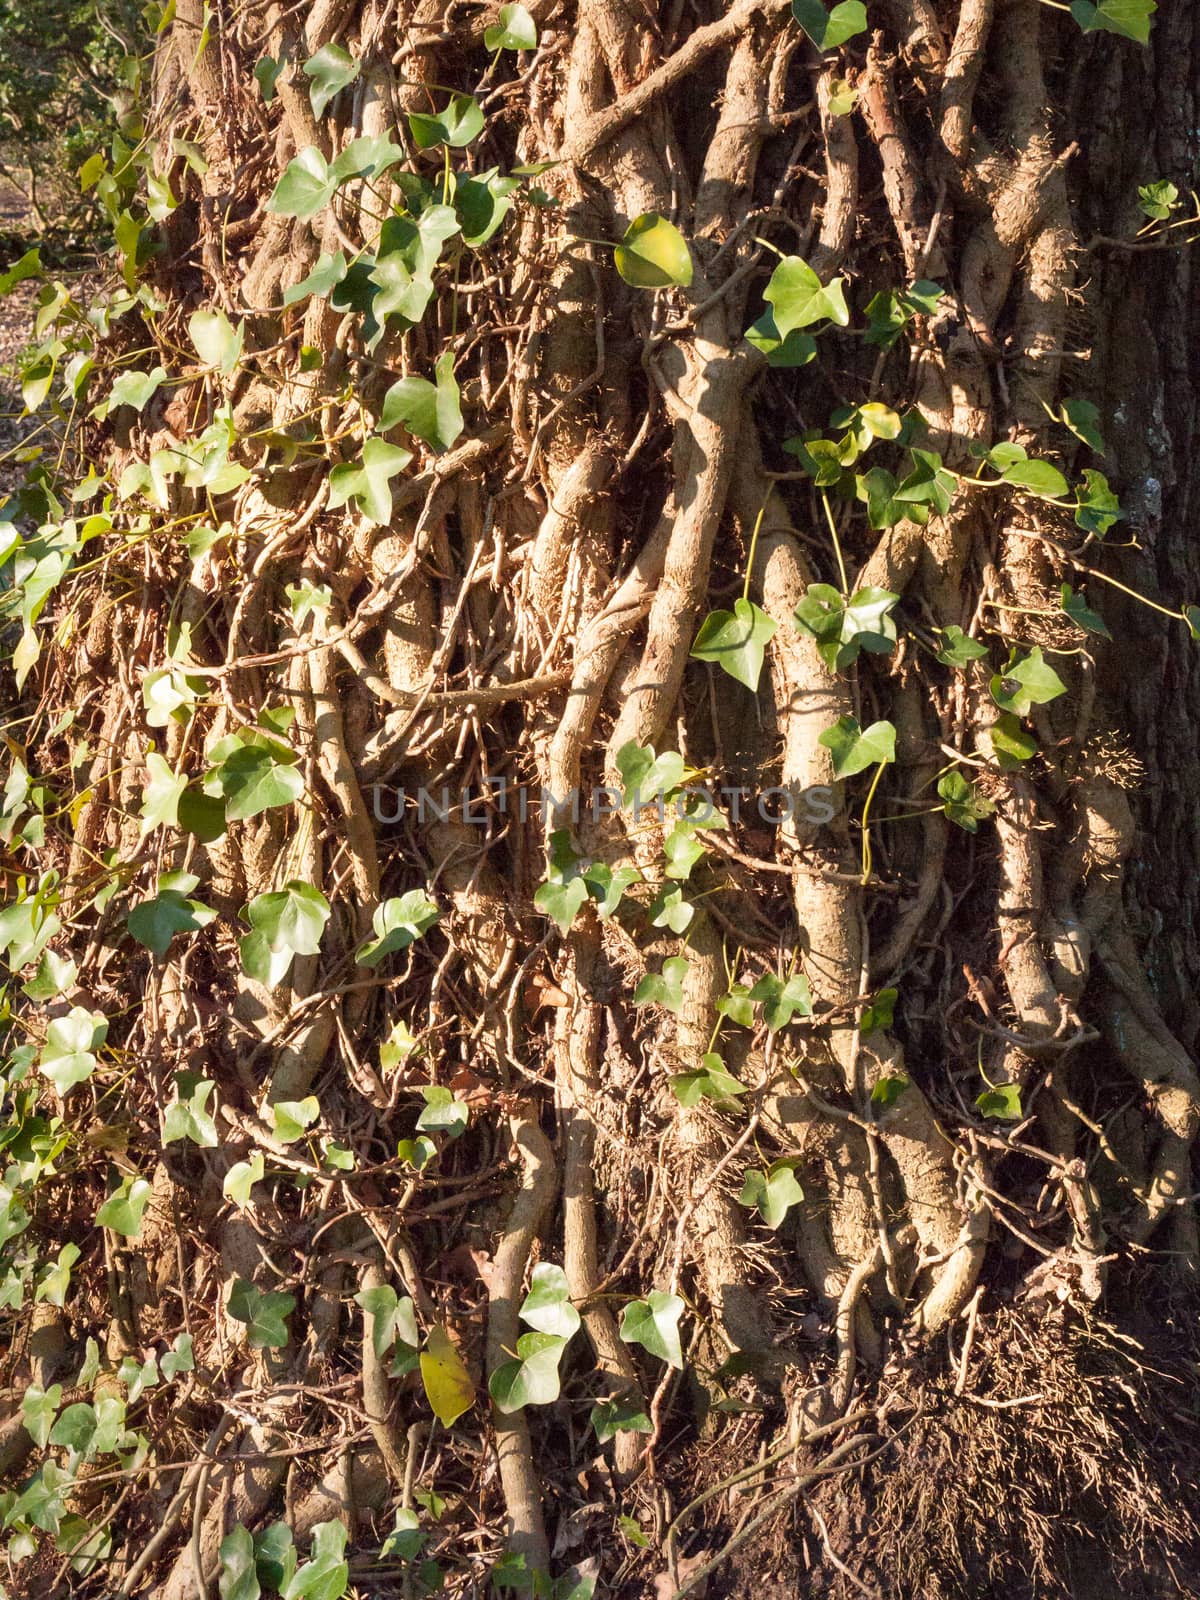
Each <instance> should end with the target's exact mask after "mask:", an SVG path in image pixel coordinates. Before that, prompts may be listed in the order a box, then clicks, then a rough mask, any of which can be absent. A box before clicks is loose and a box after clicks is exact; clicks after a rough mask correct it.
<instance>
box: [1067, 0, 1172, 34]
mask: <svg viewBox="0 0 1200 1600" xmlns="http://www.w3.org/2000/svg"><path fill="white" fill-rule="evenodd" d="M1157 10H1158V6H1157V4H1156V3H1155V0H1096V3H1095V4H1093V3H1092V0H1072V4H1071V15H1072V16H1073V17H1074V18H1075V21H1076V22H1077V23H1078V24H1079V26H1080V27H1081V28H1082V29H1083V31H1084V33H1094V32H1095V31H1096V30H1097V29H1098V28H1103V29H1104V30H1106V31H1107V32H1108V33H1116V34H1120V36H1121V38H1123V39H1133V40H1134V41H1135V42H1136V43H1138V44H1149V42H1150V18H1151V17H1152V16H1153V15H1154V13H1155V12H1156V11H1157Z"/></svg>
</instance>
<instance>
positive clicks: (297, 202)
mask: <svg viewBox="0 0 1200 1600" xmlns="http://www.w3.org/2000/svg"><path fill="white" fill-rule="evenodd" d="M341 181H342V176H341V174H339V173H338V172H337V171H336V170H334V169H331V168H330V165H329V163H328V162H327V161H326V159H325V157H324V155H323V154H322V153H321V151H320V150H318V149H317V147H316V145H315V144H310V145H306V146H305V148H304V149H303V150H301V151H300V153H299V154H298V155H296V156H293V157H292V159H291V160H290V161H289V162H288V164H287V166H286V168H285V169H284V172H283V176H282V177H281V178H280V180H279V182H278V183H277V184H276V185H275V188H274V189H273V190H272V192H271V196H270V199H268V201H267V206H266V209H267V210H268V211H274V212H277V213H278V214H279V215H280V216H281V217H299V218H301V219H302V220H303V219H306V218H308V217H315V216H316V214H317V212H318V211H320V210H321V209H322V207H323V206H327V205H328V204H329V202H330V200H332V199H333V196H334V193H335V191H336V189H337V187H338V185H339V184H340V183H341Z"/></svg>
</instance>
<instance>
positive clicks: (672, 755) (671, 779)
mask: <svg viewBox="0 0 1200 1600" xmlns="http://www.w3.org/2000/svg"><path fill="white" fill-rule="evenodd" d="M617 771H618V772H619V773H620V775H621V782H622V783H623V784H624V786H625V788H624V793H623V795H622V802H623V804H625V805H627V806H633V808H634V811H635V813H636V811H637V810H638V809H639V808H642V807H645V808H651V807H653V806H654V805H655V804H656V802H660V801H664V800H666V799H667V798H668V796H670V795H672V794H674V792H675V790H676V789H678V788H679V787H680V786H681V785H682V783H683V780H684V777H685V775H686V772H687V768H686V766H685V765H684V760H683V757H682V756H681V755H680V754H679V752H678V751H677V750H664V751H663V753H662V755H655V753H654V747H653V746H652V745H641V744H635V743H634V741H633V740H632V739H631V740H630V741H629V743H628V744H625V745H622V746H621V748H620V749H619V750H618V751H617Z"/></svg>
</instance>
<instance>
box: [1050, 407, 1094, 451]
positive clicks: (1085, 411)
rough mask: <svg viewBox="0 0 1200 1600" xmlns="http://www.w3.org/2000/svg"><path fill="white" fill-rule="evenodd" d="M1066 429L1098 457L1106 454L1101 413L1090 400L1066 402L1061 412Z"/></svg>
mask: <svg viewBox="0 0 1200 1600" xmlns="http://www.w3.org/2000/svg"><path fill="white" fill-rule="evenodd" d="M1059 416H1060V417H1061V418H1062V421H1063V424H1064V426H1065V427H1067V428H1069V429H1070V431H1071V432H1072V433H1073V434H1074V435H1075V437H1076V438H1077V439H1080V440H1082V442H1083V443H1084V444H1086V445H1087V446H1088V448H1089V449H1091V450H1094V451H1095V452H1096V454H1097V455H1103V454H1104V436H1103V434H1101V432H1100V413H1099V411H1098V410H1097V408H1096V407H1095V406H1094V405H1093V404H1092V402H1091V401H1090V400H1064V401H1063V403H1062V408H1061V410H1060V412H1059Z"/></svg>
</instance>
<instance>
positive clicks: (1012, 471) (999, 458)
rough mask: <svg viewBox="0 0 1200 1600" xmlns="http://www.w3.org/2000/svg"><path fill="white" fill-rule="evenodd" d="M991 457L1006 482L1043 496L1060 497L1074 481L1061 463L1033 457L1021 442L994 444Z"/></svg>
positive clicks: (993, 464) (1065, 493) (1049, 498)
mask: <svg viewBox="0 0 1200 1600" xmlns="http://www.w3.org/2000/svg"><path fill="white" fill-rule="evenodd" d="M987 458H988V461H989V462H990V463H991V465H992V466H993V467H994V468H995V469H996V471H997V472H998V473H999V474H1000V476H1001V477H1002V478H1003V479H1004V482H1005V483H1010V484H1012V486H1013V488H1014V489H1024V490H1025V492H1026V493H1027V494H1032V495H1036V496H1037V497H1038V499H1039V500H1060V499H1062V497H1063V496H1064V495H1067V494H1069V493H1070V485H1069V484H1068V483H1067V480H1066V479H1065V478H1064V477H1063V475H1062V473H1061V472H1060V471H1059V470H1058V468H1057V467H1052V466H1051V465H1050V463H1049V462H1048V461H1031V460H1030V459H1029V456H1028V454H1027V452H1026V451H1025V450H1024V448H1023V447H1022V446H1021V445H1019V444H1008V443H1005V444H998V445H994V446H993V448H992V449H991V450H989V451H988V457H987Z"/></svg>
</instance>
